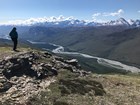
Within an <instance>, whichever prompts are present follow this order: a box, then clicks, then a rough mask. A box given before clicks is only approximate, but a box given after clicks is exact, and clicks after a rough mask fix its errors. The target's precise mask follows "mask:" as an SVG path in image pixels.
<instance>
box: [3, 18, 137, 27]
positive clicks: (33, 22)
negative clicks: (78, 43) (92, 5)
mask: <svg viewBox="0 0 140 105" xmlns="http://www.w3.org/2000/svg"><path fill="white" fill-rule="evenodd" d="M5 25H17V26H45V27H70V26H74V27H84V26H120V25H121V26H128V27H139V26H140V20H132V19H131V20H126V19H124V18H119V19H118V20H111V21H109V22H100V23H99V22H95V21H86V20H78V19H74V18H67V19H63V18H55V17H53V18H51V19H48V18H37V19H34V18H31V19H28V20H24V21H23V20H18V21H13V22H11V23H8V24H5Z"/></svg>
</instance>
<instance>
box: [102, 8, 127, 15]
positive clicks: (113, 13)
mask: <svg viewBox="0 0 140 105" xmlns="http://www.w3.org/2000/svg"><path fill="white" fill-rule="evenodd" d="M123 13H124V11H123V10H122V9H119V10H118V11H116V12H111V13H103V16H121V14H123Z"/></svg>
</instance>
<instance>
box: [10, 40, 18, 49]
mask: <svg viewBox="0 0 140 105" xmlns="http://www.w3.org/2000/svg"><path fill="white" fill-rule="evenodd" d="M11 39H12V41H13V43H14V46H13V50H16V49H17V43H18V41H17V38H11Z"/></svg>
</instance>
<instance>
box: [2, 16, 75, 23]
mask: <svg viewBox="0 0 140 105" xmlns="http://www.w3.org/2000/svg"><path fill="white" fill-rule="evenodd" d="M74 19H76V18H74V17H73V16H70V17H64V16H63V15H60V16H58V17H55V16H51V17H40V18H29V19H27V20H22V19H21V20H11V21H9V22H7V23H5V24H6V25H8V24H12V25H32V24H36V23H43V22H59V21H65V20H74Z"/></svg>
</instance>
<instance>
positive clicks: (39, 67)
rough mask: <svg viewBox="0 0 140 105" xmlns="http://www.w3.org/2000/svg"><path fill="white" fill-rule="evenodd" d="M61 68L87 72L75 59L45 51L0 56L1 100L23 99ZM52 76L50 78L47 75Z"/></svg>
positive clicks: (47, 81)
mask: <svg viewBox="0 0 140 105" xmlns="http://www.w3.org/2000/svg"><path fill="white" fill-rule="evenodd" d="M60 69H66V70H69V71H71V72H74V73H77V74H79V76H83V75H87V74H88V72H85V71H83V70H81V69H80V66H79V65H78V61H77V60H74V59H73V60H64V59H63V58H61V57H57V56H54V55H52V54H50V53H48V52H38V51H27V52H22V53H17V54H16V55H12V56H7V57H6V58H5V59H2V60H0V101H1V102H6V101H7V100H8V101H9V100H10V101H14V102H15V103H17V104H19V103H23V102H25V101H26V100H28V98H29V97H31V96H32V95H33V94H37V93H39V92H40V91H43V89H46V88H47V87H48V86H49V84H50V83H52V82H54V81H55V79H54V78H55V76H57V75H58V73H59V70H60ZM50 77H51V78H50Z"/></svg>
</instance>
